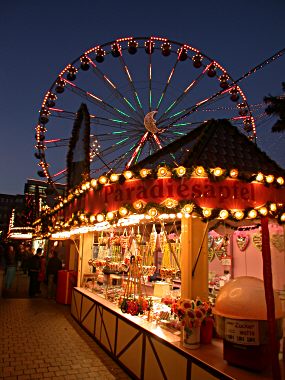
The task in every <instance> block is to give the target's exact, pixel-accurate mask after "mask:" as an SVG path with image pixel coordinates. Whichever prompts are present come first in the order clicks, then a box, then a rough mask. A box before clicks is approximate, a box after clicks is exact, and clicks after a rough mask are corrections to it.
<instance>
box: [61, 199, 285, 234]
mask: <svg viewBox="0 0 285 380" xmlns="http://www.w3.org/2000/svg"><path fill="white" fill-rule="evenodd" d="M166 201H168V203H167V202H166ZM166 201H164V203H165V205H166V207H168V208H169V209H171V208H173V207H176V206H177V203H178V202H177V201H176V200H174V199H171V198H169V199H167V200H166ZM145 206H146V202H144V201H136V202H134V203H133V207H134V209H135V210H136V211H140V210H142V209H143V208H144V207H145ZM194 207H195V205H194V204H193V203H188V204H186V205H184V206H183V207H182V208H181V210H180V212H178V213H169V214H166V213H160V212H159V210H158V209H157V208H155V207H152V208H150V209H149V210H148V211H147V213H144V214H143V218H144V219H146V220H150V219H161V220H167V219H181V218H182V217H183V215H184V216H185V217H186V218H189V217H190V216H191V214H192V216H193V217H195V216H196V217H197V215H196V214H195V213H193V210H194ZM276 211H277V204H276V203H271V204H270V205H269V206H268V207H266V206H262V207H260V208H258V209H251V210H249V211H248V212H247V214H245V212H244V211H242V210H230V211H228V210H226V209H224V210H220V212H219V215H218V219H222V220H225V219H227V218H228V217H229V216H230V215H231V216H233V217H234V218H235V219H236V220H242V219H244V218H248V219H255V218H257V217H259V216H266V215H267V214H268V213H269V212H271V213H274V212H276ZM118 215H119V216H120V217H121V218H128V217H130V216H131V215H132V216H134V214H132V213H131V212H130V211H129V210H128V209H127V208H126V207H120V208H119V210H118V212H117V211H109V212H107V213H106V214H103V213H98V214H97V215H91V216H90V217H88V216H87V215H86V214H84V213H81V214H80V215H79V219H80V221H81V222H82V223H85V224H86V225H88V224H91V225H94V224H96V223H102V222H105V221H106V222H112V221H114V219H116V218H117V217H118ZM202 215H203V217H204V218H206V219H207V218H210V217H211V215H212V209H210V208H202ZM141 217H142V215H140V217H139V219H140V220H141ZM280 220H281V222H285V213H283V214H282V215H281V217H280ZM72 224H74V225H76V224H78V222H77V221H76V222H75V223H74V221H73V220H72V219H70V220H69V221H68V222H65V223H64V222H60V223H58V226H57V227H58V228H60V226H61V227H64V228H70V227H71V225H72Z"/></svg>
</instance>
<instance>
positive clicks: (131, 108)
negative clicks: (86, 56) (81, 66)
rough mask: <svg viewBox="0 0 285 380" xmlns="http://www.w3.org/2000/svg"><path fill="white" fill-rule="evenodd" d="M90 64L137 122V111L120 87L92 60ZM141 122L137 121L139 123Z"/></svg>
mask: <svg viewBox="0 0 285 380" xmlns="http://www.w3.org/2000/svg"><path fill="white" fill-rule="evenodd" d="M90 64H91V67H92V71H93V72H94V74H95V75H96V76H97V77H98V78H99V79H100V80H101V81H102V82H103V83H104V84H105V85H106V86H107V87H108V88H109V89H111V91H113V92H114V94H115V96H116V98H117V99H118V100H119V101H120V103H121V104H122V105H123V106H125V107H127V109H128V110H129V111H131V113H132V114H133V115H134V116H135V119H136V120H137V116H138V114H137V110H136V108H135V107H134V106H133V104H132V103H131V102H130V100H128V99H127V98H126V97H125V96H124V95H123V94H122V93H121V92H120V90H119V89H118V87H117V86H116V85H115V83H114V81H112V80H111V79H110V78H108V77H107V75H106V74H104V72H103V71H102V70H100V69H99V67H98V66H97V65H96V64H95V63H94V62H93V61H92V60H91V59H90ZM139 121H140V120H137V122H139Z"/></svg>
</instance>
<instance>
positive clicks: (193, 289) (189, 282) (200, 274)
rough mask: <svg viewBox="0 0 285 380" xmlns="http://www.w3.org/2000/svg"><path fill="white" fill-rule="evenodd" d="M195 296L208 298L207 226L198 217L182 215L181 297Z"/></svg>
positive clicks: (192, 297)
mask: <svg viewBox="0 0 285 380" xmlns="http://www.w3.org/2000/svg"><path fill="white" fill-rule="evenodd" d="M205 229H207V230H206V231H205ZM199 252H200V255H199V258H198V254H199ZM197 259H198V260H197ZM196 262H197V265H196V267H195V272H194V275H193V276H192V271H193V268H194V266H195V263H196ZM196 297H200V298H203V299H207V298H208V228H207V224H206V223H203V222H202V221H201V219H200V218H195V217H194V218H193V217H192V216H190V217H189V218H186V217H185V216H183V217H182V220H181V298H189V299H194V298H196Z"/></svg>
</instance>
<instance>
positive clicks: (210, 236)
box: [208, 235, 214, 249]
mask: <svg viewBox="0 0 285 380" xmlns="http://www.w3.org/2000/svg"><path fill="white" fill-rule="evenodd" d="M213 243H214V237H213V235H208V249H210V248H211V247H212V245H213Z"/></svg>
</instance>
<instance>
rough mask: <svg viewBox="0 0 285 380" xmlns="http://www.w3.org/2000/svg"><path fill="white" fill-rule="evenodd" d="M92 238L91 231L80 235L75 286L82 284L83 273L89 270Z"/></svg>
mask: <svg viewBox="0 0 285 380" xmlns="http://www.w3.org/2000/svg"><path fill="white" fill-rule="evenodd" d="M93 239H94V237H93V232H87V233H85V234H81V235H80V240H79V249H78V255H79V257H78V277H77V286H81V285H82V279H83V274H84V273H89V272H90V268H89V265H88V260H89V259H91V258H92V248H93Z"/></svg>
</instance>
